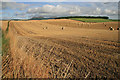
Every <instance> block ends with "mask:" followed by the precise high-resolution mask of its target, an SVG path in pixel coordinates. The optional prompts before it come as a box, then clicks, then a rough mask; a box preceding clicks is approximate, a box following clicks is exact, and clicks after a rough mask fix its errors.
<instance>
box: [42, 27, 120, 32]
mask: <svg viewBox="0 0 120 80" xmlns="http://www.w3.org/2000/svg"><path fill="white" fill-rule="evenodd" d="M43 29H48V27H45V28H43ZM64 29H65V27H61V30H64ZM109 30H111V31H112V30H114V28H113V27H109ZM117 30H120V28H117Z"/></svg>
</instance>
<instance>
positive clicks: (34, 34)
mask: <svg viewBox="0 0 120 80" xmlns="http://www.w3.org/2000/svg"><path fill="white" fill-rule="evenodd" d="M6 24H7V22H4V21H3V26H2V29H3V30H5V29H6ZM109 27H113V28H114V29H115V30H114V31H110V30H109ZM117 27H118V23H117V22H105V23H84V22H79V21H74V20H69V19H58V20H57V19H56V20H30V21H10V27H9V31H8V35H7V36H8V37H9V38H10V53H9V55H8V57H9V58H4V57H3V64H4V63H5V64H6V63H8V64H7V67H6V66H5V65H3V77H6V78H13V77H14V78H26V77H27V78H69V77H70V78H90V77H92V78H96V77H98V78H101V77H107V78H117V79H118V78H120V77H119V75H120V71H119V70H120V57H119V56H120V54H119V49H118V48H119V47H118V45H119V43H118V30H116V29H117ZM62 28H63V29H62ZM6 59H7V60H6ZM9 63H11V64H9Z"/></svg>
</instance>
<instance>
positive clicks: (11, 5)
mask: <svg viewBox="0 0 120 80" xmlns="http://www.w3.org/2000/svg"><path fill="white" fill-rule="evenodd" d="M27 7H29V4H24V3H16V2H2V9H3V10H5V9H19V10H24V9H26V8H27Z"/></svg>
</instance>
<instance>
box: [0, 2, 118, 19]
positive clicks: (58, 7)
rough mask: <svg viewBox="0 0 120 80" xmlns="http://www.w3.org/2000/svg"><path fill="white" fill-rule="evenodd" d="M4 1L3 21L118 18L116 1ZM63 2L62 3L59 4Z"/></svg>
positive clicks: (1, 10) (1, 5)
mask: <svg viewBox="0 0 120 80" xmlns="http://www.w3.org/2000/svg"><path fill="white" fill-rule="evenodd" d="M20 1H21V2H18V1H17V0H4V2H2V4H0V7H1V8H2V9H0V14H2V16H0V17H2V18H3V19H11V18H14V19H29V18H31V17H56V16H85V15H87V16H93V15H95V16H109V17H110V18H111V19H117V18H118V2H117V1H118V0H114V1H116V2H113V0H104V1H105V2H99V1H100V0H92V1H96V2H87V1H89V0H86V2H81V1H82V0H76V1H74V2H71V1H72V0H69V2H68V0H57V1H55V0H54V2H50V1H53V0H46V2H42V1H43V0H34V2H33V0H29V2H27V1H28V0H24V1H22V0H20ZM61 1H63V2H61Z"/></svg>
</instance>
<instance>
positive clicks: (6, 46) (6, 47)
mask: <svg viewBox="0 0 120 80" xmlns="http://www.w3.org/2000/svg"><path fill="white" fill-rule="evenodd" d="M9 49H10V46H9V38H7V37H6V33H4V32H2V56H3V55H7V54H8V53H9Z"/></svg>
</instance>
